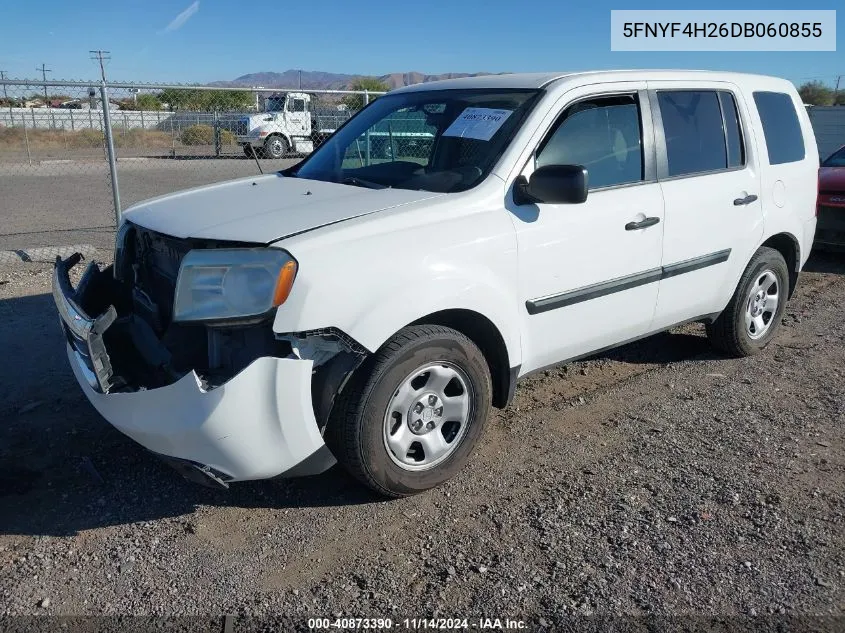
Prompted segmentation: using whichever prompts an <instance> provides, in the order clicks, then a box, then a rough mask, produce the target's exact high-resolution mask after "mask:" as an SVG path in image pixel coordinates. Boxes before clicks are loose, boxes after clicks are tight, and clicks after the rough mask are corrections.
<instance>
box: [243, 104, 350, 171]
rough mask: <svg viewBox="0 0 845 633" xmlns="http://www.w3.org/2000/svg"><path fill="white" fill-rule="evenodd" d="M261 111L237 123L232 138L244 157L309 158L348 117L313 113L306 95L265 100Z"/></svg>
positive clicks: (344, 113)
mask: <svg viewBox="0 0 845 633" xmlns="http://www.w3.org/2000/svg"><path fill="white" fill-rule="evenodd" d="M262 110H263V111H262V112H259V113H257V114H252V115H249V116H245V117H242V118H241V119H239V120H238V121H237V123H236V127H235V130H234V131H235V136H236V137H237V139H238V144H239V145H241V146H242V147H243V148H244V153H245V154H247V156H251V155H252V152H253V151H254V152H255V153H256V154H257V155H258V156H262V157H264V158H282V157H284V156H285V155H287V154H289V153H294V154H309V153H310V152H312V151H314V146H315V144H316V145H319V143H320V142H321V141H322V140H324V139H325V138H326V137H327V136H329V135H330V134H332V133H333V132H334V131H335V130H336V129H337V128H338V127H340V126H341V125H342V124H343V123H344V122H345V121H346V120H347V119H348V118H349V117H350V116H351V113H350V112H349V111H347V110H339V109H321V110H320V111H319V112H315V111H313V110H312V107H311V95H309V94H308V93H305V92H288V93H280V94H275V95H272V96H270V97H267V98H266V99H265V100H264V107H263V109H262Z"/></svg>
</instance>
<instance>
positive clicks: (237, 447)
mask: <svg viewBox="0 0 845 633" xmlns="http://www.w3.org/2000/svg"><path fill="white" fill-rule="evenodd" d="M80 259H81V258H80V256H78V255H75V256H73V257H70V258H68V259H66V260H59V261H57V263H56V266H55V269H54V272H53V298H54V300H55V303H56V307H57V309H58V311H59V316H60V317H61V323H62V327H63V329H64V331H65V334H66V337H67V355H68V360H69V361H70V365H71V368H72V369H73V373H74V375H75V376H76V379H77V381H78V382H79V384H80V386H81V387H82V390H83V391H84V392H85V395H86V396H87V397H88V399H89V400H90V401H91V403H92V404H93V405H94V407H95V408H96V409H97V411H99V412H100V414H101V415H102V416H103V417H104V418H105V419H106V420H108V422H109V423H111V424H112V425H113V426H114V427H115V428H116V429H118V430H119V431H120V432H122V433H124V434H125V435H127V436H129V437H130V438H132V439H133V440H135V441H136V442H138V443H139V444H141V445H142V446H144V447H146V448H147V449H149V450H151V451H153V452H155V453H157V454H159V455H161V456H163V457H165V458H167V461H169V462H171V463H174V462H175V463H174V465H176V466H177V467H178V469H179V470H180V471H181V472H182V473H183V474H184V475H186V476H188V477H189V478H191V479H196V480H198V481H202V482H203V483H208V484H211V485H222V486H225V485H226V484H227V482H229V481H239V480H251V479H264V478H268V477H275V476H278V475H283V476H300V475H311V474H317V473H320V472H323V471H325V470H326V469H328V468H329V467H331V466H332V465H333V464H334V463H335V459H334V457H333V456H332V454H331V453H330V451H329V450H328V448H327V447H326V445H325V444H324V442H323V438H322V436H321V434H320V429H319V427H318V424H317V421H316V419H315V415H314V409H313V405H312V396H311V377H312V368H313V362H312V361H311V360H301V359H297V358H277V357H272V356H265V357H260V358H256V359H255V360H253V361H252V362H251V363H250V364H249V365H247V366H246V368H245V369H243V370H242V371H240V372H239V373H237V374H236V375H235V376H233V377H232V378H230V379H229V380H227V381H226V382H224V383H223V384H221V385H219V386H217V387H215V388H208V386H207V383H205V382H204V381H203V380H202V379H201V377H200V376H199V375H198V374H197V373H196V371H190V372H188V373H186V374H185V375H183V376H182V377H181V378H179V379H178V380H175V381H174V382H172V383H171V384H167V385H164V386H160V387H157V388H152V389H145V388H143V387H138V386H133V385H132V384H127V383H126V381H125V380H123V379H122V378H121V376H119V375H116V372H115V371H114V370H113V367H112V358H110V356H109V350H108V349H107V337H106V333H107V332H108V330H109V328H112V327H114V326H115V323H116V322H117V321H118V320H119V319H118V316H119V315H118V312H117V310H116V309H115V307H114V306H113V305H111V304H110V303H108V301H107V300H106V301H105V302H104V301H103V297H91V296H89V295H91V294H95V293H98V294H103V293H104V292H105V291H104V290H103V289H104V288H107V287H108V281H109V280H108V279H107V278H109V277H110V275H109V274H108V272H105V271H100V270H99V268H98V267H97V266H96V265H95V264H89V266H88V268H87V269H86V271H85V274H84V275H83V277H82V279H81V281H80V283H79V284H78V285H77V287H76V289H74V288H73V286H72V284H71V282H70V278H69V275H68V272H69V270H70V269H71V268H73V266H75V265H76V264H77V263H78V262H79V261H80ZM106 299H108V297H106ZM90 306H100V307H101V308H102V309H100V308H99V307H98V308H97V309H96V310H92V309H91V308H90ZM86 308H87V309H86ZM89 310H90V311H91V312H98V313H99V314H98V315H97V316H95V317H92V316H90V315H89ZM192 475H193V476H192Z"/></svg>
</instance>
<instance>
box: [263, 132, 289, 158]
mask: <svg viewBox="0 0 845 633" xmlns="http://www.w3.org/2000/svg"><path fill="white" fill-rule="evenodd" d="M289 150H290V147H289V146H288V142H287V140H285V137H284V136H279V135H278V134H277V135H275V136H271V137H269V138H268V139H267V140H266V141H264V155H265V156H266V157H267V158H283V157H284V155H285V154H287V153H288V151H289Z"/></svg>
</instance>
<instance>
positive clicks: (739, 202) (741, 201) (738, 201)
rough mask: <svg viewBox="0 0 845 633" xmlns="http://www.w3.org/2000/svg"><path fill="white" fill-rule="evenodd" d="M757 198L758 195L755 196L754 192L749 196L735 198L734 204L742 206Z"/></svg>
mask: <svg viewBox="0 0 845 633" xmlns="http://www.w3.org/2000/svg"><path fill="white" fill-rule="evenodd" d="M756 199H757V196H755V195H754V194H753V193H752V194H750V195H748V196H745V197H744V198H737V199H736V200H734V206H735V207H741V206H743V205H746V204H751V203H752V202H754V201H755V200H756Z"/></svg>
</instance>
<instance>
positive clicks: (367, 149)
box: [364, 90, 371, 166]
mask: <svg viewBox="0 0 845 633" xmlns="http://www.w3.org/2000/svg"><path fill="white" fill-rule="evenodd" d="M369 103H370V91H369V90H364V107H365V108H366V107H367V105H369ZM364 151H365V152H366V154H367V165H368V166H369V164H370V153H371V149H370V130H369V129H367V144H366V146H365V147H364Z"/></svg>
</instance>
